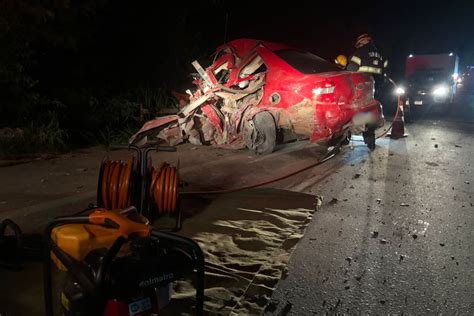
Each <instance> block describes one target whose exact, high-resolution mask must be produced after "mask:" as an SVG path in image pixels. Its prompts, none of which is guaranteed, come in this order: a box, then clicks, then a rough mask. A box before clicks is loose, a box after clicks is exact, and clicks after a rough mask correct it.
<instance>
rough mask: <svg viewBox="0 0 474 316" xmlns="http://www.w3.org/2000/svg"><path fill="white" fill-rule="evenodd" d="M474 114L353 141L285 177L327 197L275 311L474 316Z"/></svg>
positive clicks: (280, 290) (300, 187) (442, 118)
mask: <svg viewBox="0 0 474 316" xmlns="http://www.w3.org/2000/svg"><path fill="white" fill-rule="evenodd" d="M472 117H474V116H471V117H469V116H466V115H457V117H455V118H449V117H445V116H438V117H435V118H430V119H428V120H422V121H417V122H414V123H412V124H409V125H407V131H408V133H409V136H408V137H406V138H404V139H399V140H391V139H387V138H385V139H381V140H379V141H378V147H377V149H376V150H375V151H374V152H372V153H369V152H368V151H367V149H366V148H365V147H364V146H363V143H360V142H354V143H353V145H354V148H353V149H352V150H351V149H350V148H346V149H345V150H344V151H343V152H342V153H341V155H339V157H337V158H335V159H333V160H331V161H330V162H328V163H327V164H326V165H324V166H321V167H318V168H315V169H313V170H312V171H311V172H308V173H305V174H302V175H299V176H297V177H294V178H292V179H291V180H289V181H287V182H285V183H283V184H282V185H283V186H284V187H286V188H287V189H292V190H297V191H301V192H310V193H316V194H320V195H323V196H324V203H323V207H322V209H321V210H320V211H318V212H317V213H316V214H315V215H314V217H313V220H312V222H311V224H310V226H309V227H308V228H307V230H306V233H305V236H304V238H303V239H302V240H301V241H300V242H299V243H298V245H297V248H296V250H295V252H294V253H293V255H292V257H291V260H290V263H289V265H288V267H287V268H288V273H287V275H286V277H285V278H283V279H282V280H280V282H279V284H278V286H277V289H276V291H275V292H274V294H273V297H272V304H271V305H270V306H269V308H268V314H277V315H278V314H280V315H282V314H292V315H308V314H312V313H316V314H322V313H329V314H333V313H349V314H393V313H395V314H397V315H401V314H412V315H422V314H435V313H436V314H439V313H443V314H448V315H453V314H460V315H472V314H473V312H474V263H473V259H474V253H473V250H474V232H473V227H474V207H473V203H474V200H473V199H472V195H473V193H474V178H473V169H472V165H471V164H473V163H474V160H473V150H474V138H473V134H474V124H473V123H472V122H473V121H474V120H473V119H472ZM469 121H471V122H469Z"/></svg>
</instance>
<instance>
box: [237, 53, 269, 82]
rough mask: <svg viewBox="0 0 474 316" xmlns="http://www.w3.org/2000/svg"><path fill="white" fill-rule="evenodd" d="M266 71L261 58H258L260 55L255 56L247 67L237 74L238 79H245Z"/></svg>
mask: <svg viewBox="0 0 474 316" xmlns="http://www.w3.org/2000/svg"><path fill="white" fill-rule="evenodd" d="M266 70H267V67H266V66H265V64H264V62H263V59H262V57H260V55H257V56H255V58H254V59H252V60H251V61H250V62H249V63H248V64H247V66H245V67H244V68H242V70H241V71H240V74H239V78H245V77H247V76H250V75H253V74H256V73H261V72H265V71H266Z"/></svg>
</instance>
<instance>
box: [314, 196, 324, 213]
mask: <svg viewBox="0 0 474 316" xmlns="http://www.w3.org/2000/svg"><path fill="white" fill-rule="evenodd" d="M323 200H324V197H323V196H320V195H316V201H315V202H314V209H315V211H316V212H317V211H319V210H320V209H321V206H323Z"/></svg>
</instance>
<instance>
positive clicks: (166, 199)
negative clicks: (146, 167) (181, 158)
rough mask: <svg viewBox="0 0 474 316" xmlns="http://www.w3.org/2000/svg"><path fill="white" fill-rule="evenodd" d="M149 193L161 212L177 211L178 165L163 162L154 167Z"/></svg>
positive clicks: (171, 212)
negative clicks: (173, 165)
mask: <svg viewBox="0 0 474 316" xmlns="http://www.w3.org/2000/svg"><path fill="white" fill-rule="evenodd" d="M151 172H152V176H151V179H152V181H151V184H150V188H149V190H150V191H149V193H150V194H149V195H150V198H151V199H152V203H153V204H154V206H155V207H156V209H157V211H158V213H159V214H173V213H175V212H176V211H177V200H178V198H177V191H178V190H177V186H178V172H177V169H176V167H172V166H170V165H169V164H167V163H161V164H160V166H159V167H158V168H156V169H155V168H152V171H151Z"/></svg>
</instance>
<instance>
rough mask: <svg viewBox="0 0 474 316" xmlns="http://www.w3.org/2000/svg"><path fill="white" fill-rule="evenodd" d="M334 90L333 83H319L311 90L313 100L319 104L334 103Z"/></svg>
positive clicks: (334, 85)
mask: <svg viewBox="0 0 474 316" xmlns="http://www.w3.org/2000/svg"><path fill="white" fill-rule="evenodd" d="M334 90H336V84H335V83H334V82H333V81H330V80H326V81H323V82H320V83H318V84H317V85H316V87H314V88H313V98H314V99H316V101H319V102H328V103H330V102H334V100H335V97H334Z"/></svg>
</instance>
